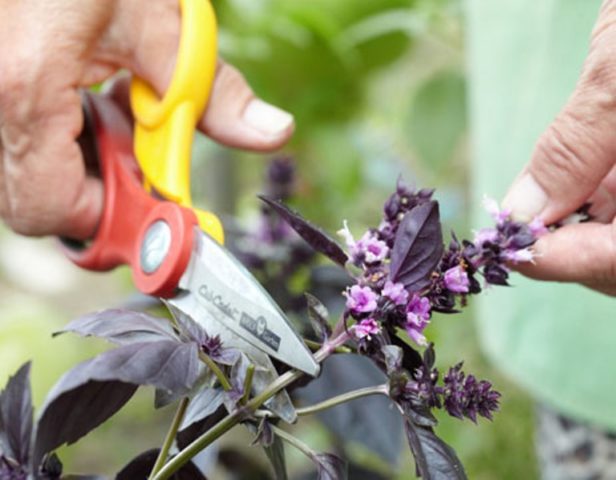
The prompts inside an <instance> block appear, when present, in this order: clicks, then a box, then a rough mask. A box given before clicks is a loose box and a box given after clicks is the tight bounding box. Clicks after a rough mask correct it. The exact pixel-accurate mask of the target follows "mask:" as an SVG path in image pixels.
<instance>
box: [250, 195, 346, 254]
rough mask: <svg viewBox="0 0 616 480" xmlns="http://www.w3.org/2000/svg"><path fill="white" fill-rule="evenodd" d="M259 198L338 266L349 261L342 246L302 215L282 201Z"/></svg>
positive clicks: (309, 243)
mask: <svg viewBox="0 0 616 480" xmlns="http://www.w3.org/2000/svg"><path fill="white" fill-rule="evenodd" d="M259 198H260V199H261V200H263V201H264V202H265V203H266V204H267V205H269V206H270V207H271V208H272V209H273V210H274V211H276V213H278V214H279V215H280V216H281V217H282V218H283V219H284V220H285V221H286V222H287V223H288V224H289V225H290V226H291V228H293V230H295V231H296V232H297V233H298V235H299V236H300V237H302V238H303V239H304V240H305V241H306V243H308V245H310V246H311V247H312V248H314V249H315V250H316V251H317V252H319V253H322V254H323V255H325V256H326V257H328V258H329V259H330V260H332V261H333V262H336V263H337V264H338V265H341V266H344V265H345V263H346V261H347V255H346V253H344V250H342V248H341V247H340V245H338V243H337V242H336V241H335V240H333V239H332V238H331V237H330V236H329V235H327V234H326V233H325V232H324V231H323V230H321V229H320V228H318V227H316V226H314V225H312V224H311V223H310V222H308V221H307V220H306V219H304V218H303V217H302V216H301V215H299V214H298V213H296V212H294V211H292V210H291V209H290V208H289V207H287V206H286V205H284V204H283V203H281V202H280V201H277V200H272V199H270V198H267V197H264V196H262V195H260V196H259Z"/></svg>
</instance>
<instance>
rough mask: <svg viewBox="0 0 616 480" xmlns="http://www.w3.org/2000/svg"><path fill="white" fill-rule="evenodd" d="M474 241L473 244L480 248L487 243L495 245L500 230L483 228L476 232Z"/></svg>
mask: <svg viewBox="0 0 616 480" xmlns="http://www.w3.org/2000/svg"><path fill="white" fill-rule="evenodd" d="M474 240H475V241H474V242H473V243H474V244H475V245H477V246H478V247H479V248H481V247H482V246H483V244H484V243H486V242H490V243H494V242H496V241H497V240H498V230H496V228H482V229H481V230H478V231H476V232H475V239H474Z"/></svg>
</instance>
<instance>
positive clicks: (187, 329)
mask: <svg viewBox="0 0 616 480" xmlns="http://www.w3.org/2000/svg"><path fill="white" fill-rule="evenodd" d="M165 305H166V306H167V308H168V309H169V311H170V312H171V315H173V318H174V319H175V321H176V322H177V324H178V326H179V327H180V334H181V335H182V337H183V339H184V340H188V341H192V342H197V344H199V345H201V344H202V343H203V342H204V340H205V339H206V338H207V332H206V331H205V329H204V328H203V327H202V326H201V325H200V324H199V323H197V322H195V321H194V320H193V319H192V318H191V317H190V316H189V315H186V313H184V312H183V311H182V310H180V309H179V308H177V307H176V306H174V305H171V304H170V303H168V302H165Z"/></svg>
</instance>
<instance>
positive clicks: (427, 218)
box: [0, 159, 547, 480]
mask: <svg viewBox="0 0 616 480" xmlns="http://www.w3.org/2000/svg"><path fill="white" fill-rule="evenodd" d="M294 175H295V172H294V168H293V164H292V162H291V161H290V160H288V159H278V160H276V161H274V162H273V163H272V164H271V166H270V168H269V170H268V175H267V182H266V185H267V187H266V192H265V193H266V195H264V196H262V197H261V199H262V200H263V201H264V205H263V207H262V210H261V212H260V223H259V224H258V226H257V228H256V229H254V230H250V231H241V232H239V233H238V234H237V235H236V238H235V240H234V241H233V242H231V244H232V246H233V248H234V249H235V250H236V253H237V255H238V256H239V257H240V258H241V259H242V260H243V261H244V262H245V263H246V265H247V266H249V267H251V268H252V269H253V270H254V271H255V272H256V274H257V275H258V276H259V278H260V279H261V280H262V281H263V282H264V284H266V285H267V286H268V287H269V288H270V289H271V290H272V294H273V295H274V296H275V297H276V298H277V299H278V300H279V302H280V303H281V304H282V305H283V306H284V308H285V309H286V310H288V311H289V312H293V314H294V315H295V314H298V313H299V312H300V311H301V310H305V311H306V312H307V314H306V319H307V320H309V322H307V323H306V324H307V325H308V324H309V325H312V327H313V331H312V332H304V333H305V335H306V337H307V339H306V343H307V345H308V346H309V347H310V348H312V349H313V351H314V357H315V359H316V360H317V361H318V362H319V363H321V364H323V366H324V368H323V372H322V375H321V377H322V378H321V379H317V380H316V381H315V380H314V379H311V378H308V377H306V376H305V375H304V374H302V373H301V372H298V371H296V370H293V369H288V367H284V366H280V365H277V366H276V367H277V368H278V376H277V377H276V378H275V379H274V380H273V381H271V383H269V384H260V385H258V381H257V378H258V375H257V374H256V373H255V372H256V370H257V367H256V366H255V365H253V364H252V363H251V360H250V358H249V357H248V356H247V355H245V354H244V353H243V352H240V351H237V350H234V349H231V348H227V347H226V346H225V344H224V343H223V342H221V340H220V338H218V337H216V336H210V335H209V334H208V332H207V331H205V330H204V329H203V327H202V326H201V325H199V324H198V323H196V322H194V321H193V320H192V319H191V318H187V317H185V316H183V315H181V314H179V313H178V312H176V311H173V309H172V308H171V307H170V309H171V310H172V311H171V313H172V314H173V316H172V319H171V320H169V319H167V318H159V317H155V316H152V315H149V314H146V313H138V312H130V311H125V310H107V311H104V312H98V313H95V314H91V315H88V316H85V317H82V318H79V319H77V320H75V321H73V322H71V323H70V324H69V325H68V326H67V327H66V328H65V329H63V330H62V332H59V333H65V332H72V333H76V334H78V335H81V336H86V337H87V336H96V337H101V338H104V339H106V340H108V341H109V342H110V343H112V344H113V345H114V348H112V349H110V350H107V351H105V352H103V353H102V354H100V355H98V356H96V357H94V358H92V359H90V360H87V361H85V362H83V363H81V364H79V365H77V366H76V367H74V368H73V369H72V370H70V371H69V372H67V373H66V374H65V375H64V376H63V377H62V378H61V379H60V380H59V381H58V383H57V384H56V385H55V387H54V388H53V389H52V390H51V392H49V394H48V396H47V399H46V400H45V402H44V404H43V406H42V407H41V410H40V413H39V414H38V416H37V418H36V419H35V418H34V415H33V408H32V403H31V393H30V387H29V371H30V366H29V364H26V365H24V366H23V367H22V368H21V369H20V370H19V371H18V372H17V373H16V374H15V376H13V377H12V378H11V379H10V380H9V382H8V384H7V386H6V387H5V389H4V391H3V392H2V393H1V394H0V480H9V479H10V480H21V479H24V480H25V479H27V478H36V479H60V478H92V479H95V478H102V477H97V476H84V477H79V476H66V475H65V474H64V473H63V467H62V463H61V462H60V460H59V458H58V457H57V455H56V454H55V453H54V452H55V450H56V449H57V448H58V447H60V446H62V445H64V444H72V443H74V442H76V441H77V440H79V439H80V438H82V437H83V436H85V435H86V434H87V433H88V432H90V431H91V430H93V429H94V428H96V427H98V426H99V425H100V424H101V423H103V422H104V421H106V420H107V419H109V418H110V417H111V416H112V415H114V414H115V413H116V412H117V411H118V410H120V409H121V408H122V407H123V406H124V405H125V404H126V402H127V401H128V400H129V399H130V398H131V397H132V396H133V394H134V393H135V391H136V390H137V389H138V388H139V387H141V386H152V387H154V388H155V391H156V395H155V406H156V407H160V406H163V405H167V404H170V403H176V404H177V412H176V415H175V417H174V419H173V422H172V424H171V426H170V428H169V432H168V434H167V436H166V438H165V439H164V440H163V441H162V445H161V446H160V447H157V448H153V449H151V450H148V451H146V452H143V453H141V454H140V455H138V456H137V457H136V458H134V459H133V460H131V461H130V462H128V463H127V465H126V466H125V467H124V468H123V469H122V470H121V471H120V472H119V473H118V474H117V476H116V477H115V478H118V479H120V480H122V479H142V478H143V479H146V478H148V479H151V480H164V479H168V478H174V479H185V480H188V479H204V478H206V477H205V474H204V473H203V472H202V470H201V469H200V468H198V467H197V465H196V464H195V462H194V458H195V456H196V455H197V454H198V453H199V452H201V451H202V450H203V449H204V448H206V447H207V446H209V445H211V444H212V443H213V442H215V441H216V440H218V439H219V438H220V437H221V436H222V435H224V434H225V433H226V432H228V431H229V430H231V429H232V428H234V427H236V426H238V425H243V426H244V427H246V428H247V429H248V430H249V431H250V432H251V434H252V435H253V438H254V444H256V445H260V446H261V447H263V449H264V451H265V454H266V455H267V457H268V459H269V460H270V461H271V465H272V467H271V468H272V470H271V471H270V472H269V473H268V472H261V473H257V472H258V471H259V470H258V469H259V468H260V467H250V469H249V473H248V474H247V476H244V477H241V475H240V476H237V477H235V478H267V477H268V476H269V477H270V478H271V476H272V472H273V476H274V478H276V479H286V478H288V474H287V469H286V465H285V454H284V445H285V444H286V445H290V446H293V447H295V448H297V449H299V450H300V451H301V452H303V453H304V454H306V455H307V456H308V457H309V458H310V459H311V460H313V461H314V463H315V466H316V472H317V473H316V478H318V479H322V480H325V479H344V478H357V479H360V478H364V477H362V476H361V474H360V473H358V471H357V470H354V468H355V466H353V465H350V466H349V465H347V463H346V460H345V459H343V458H342V457H343V454H344V448H343V447H341V448H337V449H336V452H335V453H320V452H316V451H314V450H313V449H312V448H311V447H309V446H308V445H306V444H305V443H304V442H303V441H302V440H300V439H299V438H296V437H295V436H293V435H292V434H291V433H289V431H288V430H287V429H286V428H284V424H285V421H288V420H289V417H290V418H292V421H296V420H297V419H301V418H302V417H303V416H306V415H310V414H321V413H323V412H325V411H327V410H328V409H330V408H332V407H336V406H339V405H343V404H344V407H343V408H348V409H352V408H361V407H358V405H360V403H359V402H355V401H354V402H351V403H347V402H350V401H351V400H356V399H366V400H367V398H364V397H373V396H377V397H382V398H383V399H385V400H386V402H385V404H384V405H383V404H382V403H381V404H379V405H381V407H382V408H381V410H382V411H380V412H379V411H374V407H371V410H370V411H369V412H368V414H361V413H360V414H357V415H352V417H353V418H354V420H353V423H355V424H357V423H362V422H363V421H366V422H367V421H369V419H370V418H375V417H376V418H382V419H385V418H386V416H387V415H398V418H399V419H401V420H402V422H400V421H399V420H398V421H397V424H398V425H399V424H400V423H402V424H403V425H404V431H405V432H406V438H407V441H408V445H409V448H410V449H411V452H412V454H413V456H414V458H415V468H416V473H417V475H418V476H420V477H422V478H424V479H464V478H466V474H465V472H464V468H463V466H462V464H461V463H460V461H459V459H458V457H457V456H456V454H455V451H454V450H453V449H452V448H451V447H450V446H449V445H447V444H446V443H445V442H443V441H442V440H441V439H440V438H439V437H438V436H437V434H436V432H435V427H436V426H437V419H436V417H435V416H434V411H435V410H443V411H445V412H446V413H447V414H449V415H451V416H453V417H456V418H459V419H464V418H466V419H469V420H471V421H472V422H477V421H478V419H479V417H483V418H486V419H492V417H493V415H494V413H495V412H496V411H497V410H498V407H499V399H500V394H499V393H498V392H497V391H496V390H495V389H494V388H493V386H492V384H491V383H490V382H488V381H487V380H480V379H478V378H476V377H475V376H474V375H472V374H468V373H465V372H464V371H463V370H462V363H458V364H457V365H454V366H452V367H451V368H449V369H447V370H446V371H444V372H441V371H439V369H438V368H436V366H435V348H434V345H433V343H431V342H430V339H429V338H427V337H426V334H425V328H426V327H427V326H428V325H429V324H430V323H431V322H432V321H436V317H435V316H434V314H435V313H437V312H438V313H444V314H455V313H457V312H459V311H460V309H461V308H463V307H464V306H465V305H466V304H467V302H468V299H469V298H470V297H471V296H472V295H477V294H479V293H481V291H482V290H484V289H486V288H490V287H491V286H493V285H508V278H509V275H510V266H511V265H513V264H516V263H519V262H528V261H532V260H533V251H532V246H533V243H534V242H535V241H536V239H537V238H538V236H540V235H542V234H544V233H546V232H547V229H546V228H545V227H544V226H543V224H542V223H541V222H539V221H533V222H531V223H530V224H525V223H520V222H515V221H513V220H512V219H511V217H510V215H509V212H507V211H502V210H499V208H498V206H497V204H496V203H495V202H493V201H489V200H488V201H486V206H487V208H488V211H489V212H490V214H491V215H492V217H493V219H494V222H495V225H494V226H493V227H490V228H484V229H481V230H479V231H477V232H476V233H475V237H474V239H473V240H472V241H471V240H460V239H458V237H456V236H455V235H454V234H452V236H451V239H450V240H449V242H448V245H447V246H445V245H444V240H443V233H442V225H441V221H440V216H439V204H438V202H437V201H436V200H435V199H434V198H433V197H434V195H433V194H434V192H433V190H426V189H419V190H418V189H415V188H412V187H410V186H409V185H406V184H405V183H404V182H402V181H401V180H400V181H398V184H397V186H396V189H395V191H394V193H392V195H391V196H390V197H389V198H388V199H387V201H386V202H385V205H384V208H383V216H382V218H381V219H379V222H375V225H377V226H375V227H374V228H370V229H368V230H367V231H366V232H363V233H362V234H361V235H354V234H353V233H352V232H351V229H350V227H349V226H348V225H347V224H346V222H345V223H344V227H343V229H342V230H340V232H339V234H340V236H341V238H342V239H343V243H344V245H345V247H343V246H341V245H340V244H339V243H338V242H337V241H335V240H334V239H333V238H332V237H331V236H329V235H328V234H326V233H325V232H324V231H323V230H321V229H320V228H318V227H316V226H314V225H313V224H311V223H310V222H308V221H307V220H305V219H303V218H302V217H301V216H300V215H299V214H297V213H296V212H294V211H292V210H291V209H289V208H288V207H287V206H286V205H285V204H284V203H283V202H282V201H281V199H282V200H288V199H289V198H290V197H291V195H292V191H293V180H294ZM243 244H244V245H250V248H245V249H243V248H242V245H243ZM255 245H256V246H257V248H255ZM317 253H320V254H322V255H324V256H325V257H327V258H328V259H330V260H331V261H332V262H333V264H334V265H335V266H336V267H335V268H336V269H337V270H336V272H337V274H336V275H337V276H335V275H334V276H333V277H332V275H331V274H330V273H331V272H330V273H328V274H327V275H325V276H324V275H323V270H322V268H323V267H322V265H317V264H316V259H317V257H316V254H317ZM308 266H310V268H311V269H312V270H311V271H318V272H320V273H319V275H320V276H319V275H312V274H311V275H309V277H310V279H311V280H310V282H309V283H308V284H307V286H306V289H307V290H309V291H310V292H312V293H317V294H323V295H325V293H323V292H326V291H328V292H329V293H328V294H327V296H328V299H327V301H321V300H319V299H318V298H317V296H315V295H313V294H309V293H307V292H305V295H304V292H296V291H293V289H292V288H291V287H290V286H289V284H290V283H292V282H291V281H290V279H291V278H292V277H293V276H294V275H295V274H297V272H299V271H301V270H302V269H305V268H307V267H308ZM328 268H334V267H333V266H332V267H328ZM326 277H327V278H329V280H328V281H325V278H326ZM332 278H335V279H336V280H335V281H332V280H331V279H332ZM327 282H329V283H328V289H323V285H324V284H325V283H327ZM334 297H335V298H334ZM336 303H337V305H338V307H332V305H334V304H336ZM326 304H327V306H326ZM331 308H338V309H339V310H341V312H340V315H339V318H338V319H337V320H335V321H334V320H333V319H332V318H331V315H330V313H329V309H331ZM300 328H301V327H300ZM337 356H341V357H344V356H346V357H349V358H352V359H355V360H361V361H362V362H364V363H363V364H362V365H364V366H363V367H362V368H361V369H357V368H355V370H351V369H350V368H351V367H349V369H346V370H345V376H346V377H361V376H362V375H364V374H365V375H368V371H369V369H368V368H367V367H366V365H370V366H371V368H372V369H373V370H374V371H376V376H375V377H374V378H376V379H379V381H378V383H375V384H374V385H368V386H363V387H361V388H355V389H350V390H348V391H344V392H342V393H338V394H335V395H332V394H330V396H329V397H326V398H325V399H324V400H320V401H317V402H315V403H312V404H310V405H306V404H305V403H307V402H306V398H307V397H306V396H305V395H304V396H302V393H301V392H302V391H304V390H306V391H309V389H310V386H311V385H310V384H312V383H314V382H319V381H322V380H323V377H327V375H329V374H330V373H328V372H330V371H331V370H332V368H333V367H332V368H328V365H330V364H331V365H333V363H332V362H333V360H334V359H335V357H337ZM330 357H332V358H331V359H330V360H328V362H325V360H326V359H328V358H330ZM365 362H367V363H365ZM362 372H365V373H362ZM371 378H372V377H371ZM333 383H340V382H338V381H335V382H333ZM342 384H344V382H342ZM257 386H258V388H257ZM296 393H297V395H296ZM325 393H327V391H326V392H325ZM288 395H291V397H289V396H288ZM289 398H292V399H293V404H289V405H291V406H290V407H286V408H287V410H285V409H284V408H283V409H282V410H281V407H280V405H282V404H285V402H290V401H291V400H289ZM300 402H303V405H301V406H298V405H295V404H298V403H300ZM389 405H393V406H394V407H395V409H394V410H395V412H393V413H392V412H391V411H390V410H391V409H389V408H388V406H389ZM288 408H291V411H292V414H291V415H284V414H281V413H280V412H281V411H286V412H288ZM383 421H384V420H383ZM394 422H396V420H394ZM332 423H335V422H332ZM392 428H393V427H392ZM337 433H338V436H341V437H344V436H345V433H346V430H345V429H342V430H341V431H338V432H337ZM363 436H364V437H366V435H363ZM343 439H344V438H343ZM342 443H344V442H342ZM238 455H239V456H238ZM233 458H234V460H233V461H228V460H227V464H233V465H234V466H235V468H237V467H238V465H244V466H246V465H248V464H249V461H248V460H247V459H246V457H245V456H244V457H243V456H241V452H239V453H237V452H236V456H235V457H233ZM220 461H221V462H223V463H224V462H225V459H224V455H221V457H220ZM246 462H248V463H246ZM349 469H350V470H349ZM349 472H351V473H349ZM260 475H262V476H260ZM311 478H314V476H313V477H311ZM370 478H373V477H370Z"/></svg>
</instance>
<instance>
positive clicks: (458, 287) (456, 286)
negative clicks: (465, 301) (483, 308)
mask: <svg viewBox="0 0 616 480" xmlns="http://www.w3.org/2000/svg"><path fill="white" fill-rule="evenodd" d="M443 281H444V283H445V287H446V288H447V289H448V290H450V291H452V292H454V293H468V287H469V285H470V282H469V280H468V275H467V274H466V271H465V270H464V268H462V267H461V266H460V265H458V266H455V267H453V268H450V269H449V270H447V271H446V272H445V274H444V275H443Z"/></svg>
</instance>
